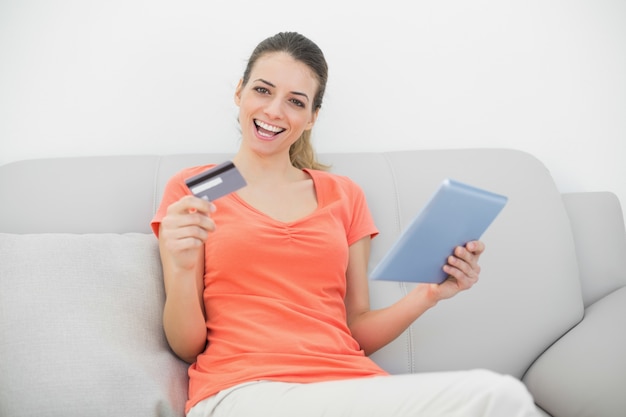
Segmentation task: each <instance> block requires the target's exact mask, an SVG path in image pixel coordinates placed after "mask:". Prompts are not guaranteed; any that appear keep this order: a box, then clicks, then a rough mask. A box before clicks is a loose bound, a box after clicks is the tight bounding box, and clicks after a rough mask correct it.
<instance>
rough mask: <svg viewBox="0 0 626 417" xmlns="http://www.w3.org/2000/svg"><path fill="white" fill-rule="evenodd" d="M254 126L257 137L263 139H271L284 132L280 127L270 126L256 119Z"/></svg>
mask: <svg viewBox="0 0 626 417" xmlns="http://www.w3.org/2000/svg"><path fill="white" fill-rule="evenodd" d="M254 125H255V126H256V130H257V132H258V133H259V135H260V136H262V137H264V138H272V137H274V136H276V135H278V134H279V133H282V132H284V131H285V129H283V128H282V127H278V126H274V125H270V124H267V123H265V122H262V121H260V120H256V119H255V120H254Z"/></svg>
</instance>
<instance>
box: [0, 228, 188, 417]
mask: <svg viewBox="0 0 626 417" xmlns="http://www.w3.org/2000/svg"><path fill="white" fill-rule="evenodd" d="M163 301H164V292H163V283H162V271H161V264H160V261H159V254H158V245H157V241H156V238H155V237H154V236H152V235H149V234H91V235H73V234H39V235H14V234H0V415H2V416H12V417H20V416H34V415H45V416H49V417H54V416H107V417H109V416H133V417H137V416H142V417H143V416H182V415H183V409H184V402H185V400H186V397H187V365H186V364H185V363H184V362H182V361H180V360H179V359H177V358H176V357H175V356H174V355H173V353H172V352H171V351H170V349H169V347H168V345H167V342H166V340H165V337H164V334H163V330H162V325H161V323H162V321H161V314H162V308H163Z"/></svg>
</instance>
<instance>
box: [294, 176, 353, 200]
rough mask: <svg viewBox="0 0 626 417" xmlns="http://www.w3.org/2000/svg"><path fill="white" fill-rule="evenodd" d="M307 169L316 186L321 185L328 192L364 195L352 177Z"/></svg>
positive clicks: (351, 195)
mask: <svg viewBox="0 0 626 417" xmlns="http://www.w3.org/2000/svg"><path fill="white" fill-rule="evenodd" d="M305 171H306V172H307V173H308V174H309V175H310V176H311V178H313V181H314V182H315V185H316V187H318V188H320V187H321V188H323V189H324V190H325V191H327V192H332V191H337V192H341V193H342V194H345V195H348V196H350V197H352V198H354V197H358V198H361V196H362V195H363V190H362V189H361V187H360V186H359V185H358V184H357V183H356V182H354V180H352V178H350V177H347V176H345V175H339V174H335V173H332V172H328V171H321V170H314V169H306V170H305Z"/></svg>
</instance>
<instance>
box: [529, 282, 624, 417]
mask: <svg viewBox="0 0 626 417" xmlns="http://www.w3.org/2000/svg"><path fill="white" fill-rule="evenodd" d="M624 329H626V287H622V288H620V289H618V290H617V291H614V292H612V293H611V294H609V295H607V296H606V297H604V298H602V299H601V300H599V301H597V302H596V303H594V304H593V305H591V306H590V307H589V308H587V309H586V310H585V318H584V319H583V321H582V322H580V323H579V324H578V325H577V326H576V327H574V328H573V329H572V330H570V331H569V332H568V333H567V334H566V335H565V336H563V337H562V338H561V339H559V340H558V341H557V342H556V343H554V345H552V346H551V347H550V348H549V349H548V350H547V351H546V352H544V354H543V355H541V356H540V357H539V359H537V361H536V362H535V363H534V364H533V365H532V366H531V367H530V369H529V370H528V372H527V373H526V375H525V376H524V378H523V380H524V382H525V383H526V385H527V386H528V389H529V390H530V392H531V393H532V394H533V396H534V398H535V401H536V402H537V404H538V405H539V406H540V407H541V408H542V409H544V410H546V411H547V412H548V413H550V414H551V415H552V416H554V417H569V416H581V417H582V416H589V417H592V416H593V417H597V416H602V417H622V416H623V415H624V410H626V396H625V395H624V389H625V388H626V355H624V352H626V332H624Z"/></svg>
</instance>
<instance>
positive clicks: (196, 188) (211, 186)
mask: <svg viewBox="0 0 626 417" xmlns="http://www.w3.org/2000/svg"><path fill="white" fill-rule="evenodd" d="M185 184H187V187H189V189H190V190H191V192H192V193H193V195H195V196H196V197H200V198H203V199H205V200H208V201H215V200H217V199H218V198H220V197H223V196H225V195H226V194H230V193H232V192H233V191H237V190H238V189H240V188H242V187H245V185H246V180H245V179H244V178H243V177H242V176H241V173H240V172H239V170H238V169H237V167H236V166H235V164H233V163H232V162H231V161H226V162H224V163H221V164H219V165H217V166H214V167H213V168H210V169H208V170H206V171H204V172H201V173H200V174H198V175H194V176H193V177H191V178H188V179H186V180H185Z"/></svg>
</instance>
